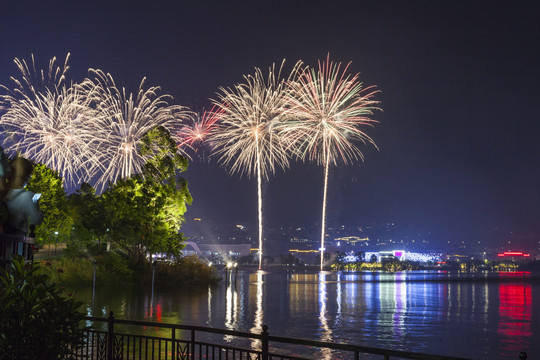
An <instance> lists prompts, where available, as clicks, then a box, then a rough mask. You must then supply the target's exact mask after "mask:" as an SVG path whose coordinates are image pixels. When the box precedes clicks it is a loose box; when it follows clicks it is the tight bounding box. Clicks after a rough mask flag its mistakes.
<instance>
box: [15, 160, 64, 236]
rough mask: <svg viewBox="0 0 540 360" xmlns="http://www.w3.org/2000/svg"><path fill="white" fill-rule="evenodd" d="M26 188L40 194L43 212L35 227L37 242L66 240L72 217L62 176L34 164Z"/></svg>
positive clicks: (40, 207)
mask: <svg viewBox="0 0 540 360" xmlns="http://www.w3.org/2000/svg"><path fill="white" fill-rule="evenodd" d="M26 188H27V189H28V190H30V191H33V192H35V193H40V194H41V198H40V199H39V209H40V210H41V212H42V213H43V222H42V223H41V224H40V225H39V226H38V227H37V228H36V240H37V242H38V243H39V244H50V243H54V242H57V241H66V240H67V239H68V238H69V236H70V233H71V228H72V219H71V216H70V214H69V208H68V202H67V199H66V194H65V189H64V185H63V183H62V178H61V177H59V176H58V174H57V173H56V172H55V171H53V170H51V169H49V168H48V167H47V166H45V165H42V164H35V165H34V171H33V173H32V177H31V178H30V181H28V184H27V185H26Z"/></svg>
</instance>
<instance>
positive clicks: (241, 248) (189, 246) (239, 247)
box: [182, 241, 251, 263]
mask: <svg viewBox="0 0 540 360" xmlns="http://www.w3.org/2000/svg"><path fill="white" fill-rule="evenodd" d="M250 250H251V244H197V243H194V242H191V241H188V242H186V247H185V248H184V249H183V250H182V253H183V254H184V255H185V256H188V255H197V256H198V257H199V258H201V259H205V260H208V261H212V262H213V263H221V262H223V263H226V262H229V261H234V260H236V259H238V258H239V257H242V256H247V255H249V254H250Z"/></svg>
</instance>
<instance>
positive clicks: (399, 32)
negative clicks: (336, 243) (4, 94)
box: [0, 0, 540, 241]
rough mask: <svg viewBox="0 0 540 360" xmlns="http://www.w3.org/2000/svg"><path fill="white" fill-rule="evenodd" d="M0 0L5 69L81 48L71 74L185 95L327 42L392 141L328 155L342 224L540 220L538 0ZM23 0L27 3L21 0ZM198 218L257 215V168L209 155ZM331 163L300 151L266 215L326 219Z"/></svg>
mask: <svg viewBox="0 0 540 360" xmlns="http://www.w3.org/2000/svg"><path fill="white" fill-rule="evenodd" d="M111 3H112V4H109V3H99V2H96V1H73V0H72V1H39V2H38V1H34V2H30V1H14V0H12V1H3V2H2V5H0V12H1V15H0V83H2V84H9V76H11V75H16V68H15V66H14V65H13V58H15V57H19V58H29V55H30V54H31V53H34V54H35V55H36V57H37V60H38V62H40V63H41V64H43V65H45V64H46V62H47V60H48V59H49V58H50V57H52V56H57V57H59V58H61V59H63V58H64V57H65V54H66V53H67V52H71V54H72V57H71V62H70V65H71V72H70V74H71V76H72V78H73V80H74V81H80V80H82V79H83V78H84V76H85V75H86V73H87V69H88V68H90V67H91V68H99V69H102V70H104V71H106V72H110V73H111V74H112V75H113V77H114V78H115V80H116V81H117V83H119V84H122V85H124V86H126V87H127V88H128V89H129V90H131V91H135V90H136V87H137V86H138V84H139V81H140V79H141V78H142V77H143V76H146V77H147V78H148V81H149V82H148V84H150V85H160V86H161V87H162V88H163V90H164V92H166V93H169V94H171V95H173V96H174V98H175V101H176V102H177V103H179V104H182V105H186V106H189V107H191V108H192V109H193V110H201V109H202V108H208V107H209V104H210V102H209V100H208V99H209V98H211V97H214V95H215V92H216V91H217V90H218V87H220V86H231V85H233V84H234V83H237V82H241V81H242V75H243V74H250V73H252V72H253V69H254V67H260V68H263V69H266V68H268V67H269V66H270V65H271V64H272V63H273V62H277V63H279V62H281V60H282V59H283V58H286V59H287V62H288V64H289V65H290V66H292V64H294V63H295V62H296V61H297V60H303V61H304V62H305V63H307V64H310V65H316V62H317V60H318V59H324V58H325V57H326V54H327V53H330V55H331V58H332V59H333V60H336V61H343V62H348V61H351V62H352V65H351V67H350V69H351V71H352V72H354V73H357V72H359V73H360V74H361V80H362V81H363V82H364V83H365V84H366V85H377V86H378V88H379V89H380V90H381V91H382V93H381V94H380V95H379V97H378V99H379V100H380V101H381V102H382V104H381V107H382V108H383V110H384V111H383V112H380V113H377V114H376V116H375V118H376V119H377V120H379V121H380V124H378V125H377V126H376V128H374V129H373V130H372V131H371V133H370V134H371V135H372V137H373V138H374V140H375V141H376V143H377V144H378V146H379V148H380V151H378V152H377V151H375V150H373V149H370V148H366V151H365V155H366V161H365V163H362V164H356V165H354V166H348V167H346V166H339V167H337V168H334V169H332V172H331V178H330V191H329V200H328V213H329V220H330V225H332V224H334V225H336V224H338V223H365V222H370V221H378V222H380V221H391V222H396V223H399V224H404V225H407V226H410V227H414V228H418V229H422V230H433V231H435V232H436V233H437V234H440V236H441V237H444V238H456V237H458V238H464V239H466V240H468V241H469V240H473V238H474V237H475V236H477V235H475V234H477V230H479V229H490V228H495V227H498V228H504V229H510V230H513V231H520V232H526V233H533V234H536V235H537V236H538V234H539V233H540V225H539V224H540V190H539V188H540V170H539V165H540V145H539V140H538V139H539V135H540V118H539V114H540V111H539V110H540V109H539V107H540V25H539V23H540V16H539V14H540V12H539V10H540V8H539V6H538V5H536V2H535V1H515V2H501V1H472V0H467V1H360V0H354V1H315V0H309V1H293V0H289V1H286V2H282V1H275V0H273V1H265V2H259V1H249V2H237V1H202V0H198V1H147V2H142V1H122V2H120V1H116V2H115V1H111ZM14 4H16V5H14ZM184 175H185V177H186V178H187V179H188V181H189V182H190V190H191V192H192V194H193V197H194V204H193V205H192V206H191V207H190V208H189V210H188V214H187V217H197V216H198V217H204V218H207V219H211V220H215V221H231V222H232V221H234V222H252V223H255V222H256V182H255V181H249V180H247V179H243V180H240V179H239V178H238V177H237V176H233V177H231V176H229V175H227V174H226V173H225V171H224V170H223V169H221V168H219V167H218V166H217V164H216V163H215V161H213V162H211V163H203V162H194V163H192V164H191V165H190V168H189V170H188V171H187V172H186V173H184ZM322 183H323V170H322V168H318V167H316V166H315V165H310V164H296V163H293V164H292V167H291V169H290V170H289V171H287V172H285V173H283V172H282V173H280V174H278V175H277V176H276V177H275V178H272V179H270V181H269V182H268V183H267V184H266V185H265V214H266V220H265V222H266V223H267V224H286V223H292V224H297V223H315V222H319V221H320V211H321V210H320V209H321V205H320V203H321V201H322Z"/></svg>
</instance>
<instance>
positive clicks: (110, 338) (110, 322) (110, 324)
mask: <svg viewBox="0 0 540 360" xmlns="http://www.w3.org/2000/svg"><path fill="white" fill-rule="evenodd" d="M113 348H114V316H113V312H112V310H111V311H110V312H109V317H108V319H107V360H113Z"/></svg>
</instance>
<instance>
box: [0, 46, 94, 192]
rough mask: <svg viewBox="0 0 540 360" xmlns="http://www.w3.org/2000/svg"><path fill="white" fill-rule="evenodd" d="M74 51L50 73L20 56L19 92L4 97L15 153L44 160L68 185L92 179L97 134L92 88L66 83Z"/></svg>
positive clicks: (52, 64) (3, 121)
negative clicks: (90, 102)
mask: <svg viewBox="0 0 540 360" xmlns="http://www.w3.org/2000/svg"><path fill="white" fill-rule="evenodd" d="M68 60H69V54H68V55H67V56H66V60H65V62H64V64H63V65H60V66H58V65H57V64H56V58H53V59H51V60H50V61H49V67H48V70H47V71H43V70H41V71H39V72H38V71H36V66H35V60H34V57H33V56H32V57H31V62H30V63H28V62H26V61H25V60H19V59H15V60H14V62H15V64H16V65H17V67H18V70H19V72H20V75H21V77H20V79H18V78H14V77H12V78H11V80H12V82H13V83H14V84H15V87H14V89H13V90H10V89H9V88H8V87H6V86H2V88H3V89H4V90H6V91H7V94H6V95H2V96H0V100H1V104H0V107H1V108H3V109H4V110H5V113H4V114H3V115H2V116H1V118H0V126H1V127H2V129H3V132H4V134H5V137H4V139H3V141H4V143H5V145H6V148H7V149H9V150H10V152H11V153H15V152H18V153H19V154H20V155H21V156H24V157H26V158H29V159H32V160H34V161H36V162H38V163H42V164H44V165H46V166H48V167H50V168H51V169H53V170H55V171H57V172H58V173H59V175H60V176H62V177H63V179H64V181H65V183H66V184H74V183H76V182H77V181H79V180H81V179H82V180H83V181H85V180H87V175H88V174H90V173H91V171H90V169H91V168H92V159H93V151H92V149H93V145H94V144H95V138H94V136H93V132H94V130H95V129H94V128H93V124H95V121H94V120H95V119H96V118H97V117H98V114H97V113H96V112H95V111H94V110H92V109H91V108H90V107H89V106H88V97H87V94H86V92H84V91H81V89H80V88H79V87H77V86H75V85H68V84H66V72H67V70H68V69H69V66H68Z"/></svg>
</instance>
